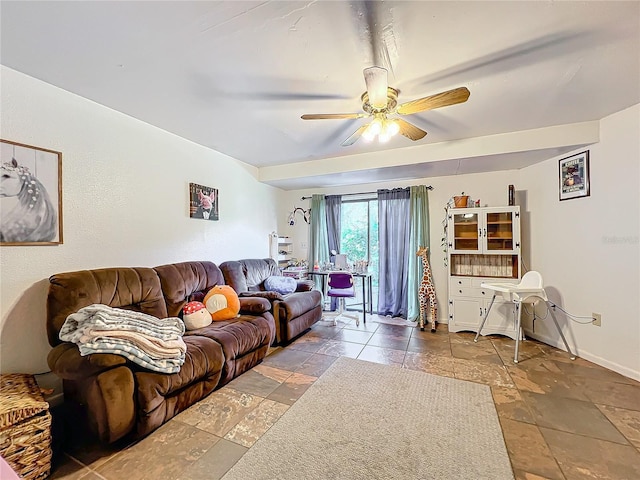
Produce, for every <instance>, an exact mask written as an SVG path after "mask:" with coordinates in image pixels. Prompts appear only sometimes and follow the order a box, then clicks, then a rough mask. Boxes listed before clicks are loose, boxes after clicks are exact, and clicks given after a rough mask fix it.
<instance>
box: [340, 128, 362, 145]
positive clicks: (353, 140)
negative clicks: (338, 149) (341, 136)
mask: <svg viewBox="0 0 640 480" xmlns="http://www.w3.org/2000/svg"><path fill="white" fill-rule="evenodd" d="M368 126H369V124H367V125H363V126H361V127H360V128H359V129H358V130H356V131H355V132H354V133H353V135H351V136H350V137H349V138H347V139H346V140H345V141H344V142H342V146H343V147H348V146H349V145H353V144H354V143H356V142H357V141H358V139H359V138H360V137H361V136H362V134H363V133H364V131H365V130H366V129H367V127H368Z"/></svg>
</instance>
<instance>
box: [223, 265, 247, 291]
mask: <svg viewBox="0 0 640 480" xmlns="http://www.w3.org/2000/svg"><path fill="white" fill-rule="evenodd" d="M220 270H221V271H222V275H224V282H225V283H226V284H227V285H229V286H230V287H231V288H233V289H234V290H235V291H236V293H242V292H247V291H249V287H248V286H247V278H246V277H245V276H244V271H243V268H242V264H241V263H240V262H237V261H235V260H230V261H228V262H222V263H221V264H220Z"/></svg>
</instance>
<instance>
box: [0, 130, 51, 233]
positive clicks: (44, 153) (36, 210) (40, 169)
mask: <svg viewBox="0 0 640 480" xmlns="http://www.w3.org/2000/svg"><path fill="white" fill-rule="evenodd" d="M0 174H1V181H0V246H4V245H60V244H61V243H62V153H61V152H56V151H54V150H49V149H46V148H40V147H34V146H31V145H25V144H22V143H17V142H12V141H9V140H2V139H0Z"/></svg>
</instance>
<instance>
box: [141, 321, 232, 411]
mask: <svg viewBox="0 0 640 480" xmlns="http://www.w3.org/2000/svg"><path fill="white" fill-rule="evenodd" d="M200 330H202V329H200ZM183 338H184V343H185V344H186V345H187V353H186V355H185V362H184V365H182V367H181V368H180V371H179V372H177V373H174V374H170V375H167V374H162V373H156V372H151V371H148V370H137V371H136V372H135V377H136V381H137V384H138V409H139V410H140V412H141V413H142V414H144V415H147V414H149V413H150V412H152V411H153V410H155V409H157V408H158V407H159V406H160V405H161V404H162V403H163V402H164V401H165V398H166V397H170V396H172V395H175V394H176V393H178V392H180V391H181V390H182V389H184V388H186V387H188V386H190V385H191V384H193V383H196V382H197V381H199V380H202V379H205V378H210V377H217V378H219V377H220V375H221V371H222V368H223V364H224V354H223V351H222V346H221V345H220V344H219V343H218V342H217V341H215V340H214V339H211V338H207V337H203V336H199V335H189V336H184V337H183ZM165 420H166V419H165Z"/></svg>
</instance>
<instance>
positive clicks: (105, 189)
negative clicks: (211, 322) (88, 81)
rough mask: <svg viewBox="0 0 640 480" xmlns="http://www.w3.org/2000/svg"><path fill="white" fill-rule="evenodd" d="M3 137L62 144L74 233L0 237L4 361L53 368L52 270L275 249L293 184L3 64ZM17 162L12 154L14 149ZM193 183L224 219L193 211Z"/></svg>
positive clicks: (17, 367) (67, 229) (31, 368)
mask: <svg viewBox="0 0 640 480" xmlns="http://www.w3.org/2000/svg"><path fill="white" fill-rule="evenodd" d="M0 72H1V80H2V90H1V99H2V103H1V105H2V109H1V110H2V112H1V122H2V123H1V126H2V130H1V132H0V133H1V137H2V138H3V139H6V140H12V141H15V142H19V143H25V144H29V145H34V146H38V147H43V148H48V149H52V150H57V151H61V152H62V155H63V157H62V172H63V180H62V185H63V225H64V244H63V245H60V246H30V247H26V246H15V247H8V246H3V247H0V265H1V272H0V280H1V283H0V303H1V305H0V306H1V311H2V320H1V323H0V371H2V372H25V373H35V372H42V371H46V370H48V367H47V364H46V356H47V353H48V351H49V349H50V347H49V345H48V343H47V340H46V333H45V311H46V310H45V300H46V292H47V287H48V281H47V279H48V277H49V276H50V275H52V274H54V273H58V272H65V271H73V270H79V269H90V268H100V267H113V266H156V265H161V264H164V263H172V262H180V261H187V260H212V261H214V262H216V263H219V262H222V261H224V260H231V259H238V258H247V257H266V256H268V254H269V248H268V247H269V243H268V235H269V232H271V231H273V230H275V229H276V227H277V219H276V208H277V207H276V205H277V204H278V203H279V201H278V199H279V196H280V195H281V194H282V191H281V190H279V189H276V188H273V187H270V186H266V185H264V184H261V183H259V182H258V181H257V180H256V177H257V171H256V169H255V168H253V167H249V166H247V165H245V164H243V163H240V162H238V161H236V160H234V159H232V158H230V157H227V156H225V155H222V154H220V153H218V152H215V151H212V150H210V149H207V148H205V147H202V146H200V145H196V144H194V143H192V142H189V141H187V140H184V139H182V138H180V137H177V136H175V135H173V134H170V133H167V132H165V131H163V130H160V129H158V128H155V127H153V126H150V125H148V124H146V123H143V122H141V121H138V120H136V119H134V118H131V117H128V116H126V115H123V114H121V113H118V112H116V111H113V110H110V109H108V108H106V107H103V106H101V105H98V104H96V103H93V102H91V101H89V100H86V99H84V98H81V97H78V96H76V95H72V94H70V93H68V92H66V91H63V90H61V89H58V88H56V87H53V86H51V85H49V84H46V83H43V82H41V81H39V80H36V79H34V78H31V77H28V76H26V75H23V74H21V73H18V72H16V71H14V70H11V69H8V68H6V67H2V69H1V70H0ZM2 161H7V159H2ZM189 182H194V183H199V184H203V185H207V186H212V187H216V188H218V189H219V194H220V220H219V221H217V222H214V221H205V220H196V219H191V218H189V216H188V185H189Z"/></svg>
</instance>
